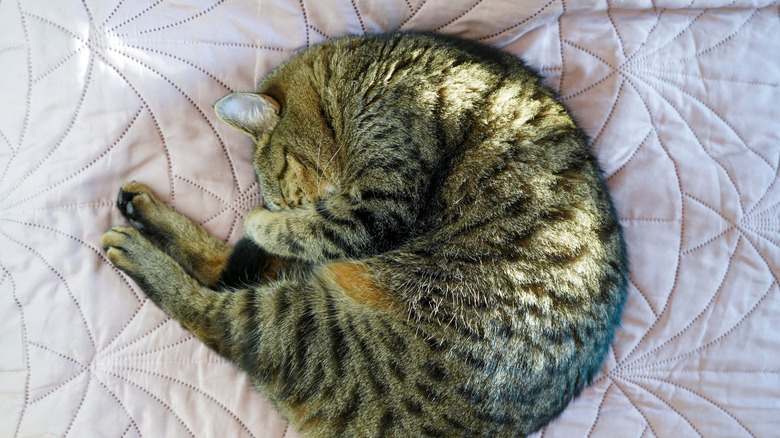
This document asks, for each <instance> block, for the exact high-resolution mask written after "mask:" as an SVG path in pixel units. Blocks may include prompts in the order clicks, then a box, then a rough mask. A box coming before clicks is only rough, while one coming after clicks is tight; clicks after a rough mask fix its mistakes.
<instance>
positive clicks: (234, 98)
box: [103, 34, 626, 437]
mask: <svg viewBox="0 0 780 438" xmlns="http://www.w3.org/2000/svg"><path fill="white" fill-rule="evenodd" d="M216 110H217V112H218V114H219V115H220V117H221V118H222V119H223V120H225V121H226V122H228V123H229V124H231V125H233V126H235V127H237V128H239V129H242V130H243V131H245V132H246V133H248V134H249V135H250V136H251V137H252V138H253V140H254V143H255V158H254V165H255V168H256V171H257V176H258V181H259V183H260V187H261V191H262V193H263V196H264V199H265V207H258V208H255V209H254V210H252V211H251V212H250V213H249V214H248V216H247V218H246V221H245V229H246V232H247V235H248V238H246V239H244V240H242V241H241V242H240V243H239V245H238V246H237V247H236V248H235V249H234V250H231V249H230V248H228V247H227V246H226V245H225V244H224V243H222V242H220V241H218V240H217V239H214V238H212V237H209V236H208V235H207V234H206V233H205V231H204V230H203V229H201V228H200V227H197V226H195V225H193V224H192V223H191V222H190V221H189V220H188V219H186V218H184V217H183V216H180V215H178V214H177V213H174V212H173V211H171V210H169V209H168V208H166V207H165V206H164V205H163V204H162V203H161V202H160V201H158V200H157V199H156V198H155V197H154V196H153V195H152V194H151V193H150V192H149V190H148V189H147V188H146V187H144V186H143V185H141V184H138V183H129V184H126V185H125V186H124V187H123V188H122V190H121V191H120V196H119V206H120V208H121V209H122V212H123V213H124V214H125V216H126V217H128V219H130V221H131V224H132V225H133V227H115V228H114V229H112V231H110V232H108V233H107V234H106V235H105V237H104V238H103V245H104V247H105V248H106V249H107V251H108V256H109V258H110V259H111V261H112V262H113V263H115V264H116V265H117V266H119V267H120V268H121V269H122V270H124V271H125V272H127V273H128V274H129V275H130V276H131V277H132V278H133V279H135V280H136V281H137V282H138V283H139V285H140V286H141V287H142V288H143V290H144V291H145V292H146V293H147V294H148V295H149V297H150V298H151V299H152V300H154V302H155V303H157V304H158V305H159V306H160V307H162V308H163V309H164V310H165V311H166V312H167V313H168V314H169V315H171V316H172V317H174V318H176V319H177V320H179V321H180V322H181V324H182V325H183V326H184V327H186V328H188V329H189V330H191V331H192V332H193V333H195V334H196V335H197V336H198V337H199V338H200V339H202V340H203V341H204V342H205V343H207V344H208V345H209V346H211V347H212V348H214V349H215V350H216V351H218V352H219V353H220V354H222V355H224V356H225V357H227V358H228V359H230V360H231V361H233V362H235V363H236V364H237V365H238V366H239V367H241V368H242V369H243V370H244V371H246V372H247V373H248V374H249V375H250V376H251V377H252V379H253V381H254V382H255V383H256V385H257V387H258V388H259V389H260V390H261V391H262V392H263V393H264V394H266V395H267V396H268V397H269V398H270V399H271V400H272V401H273V402H274V403H275V404H276V406H277V407H278V408H279V410H280V411H281V412H282V414H283V415H284V416H285V417H287V418H288V419H289V420H290V421H291V423H292V424H293V426H294V427H296V428H297V429H299V430H300V431H301V432H302V433H303V434H304V435H305V436H312V437H320V436H322V437H331V436H372V437H373V436H377V437H378V436H398V437H416V436H441V437H455V436H491V437H492V436H512V437H515V436H521V435H525V434H528V433H530V432H533V431H534V430H536V429H538V428H539V427H541V426H543V425H544V424H546V423H547V422H549V421H550V420H551V419H553V418H554V417H555V416H557V415H558V414H559V413H560V412H561V411H562V410H563V408H564V407H565V406H566V405H567V404H568V403H569V401H570V400H571V399H572V398H573V397H575V396H576V395H578V394H579V393H580V391H581V390H582V389H583V387H584V386H585V385H586V384H587V383H588V382H589V381H590V380H591V379H592V378H593V376H594V374H595V373H596V372H597V371H598V369H599V366H600V363H601V360H602V358H603V357H604V355H605V353H606V351H607V348H608V346H609V343H610V340H611V339H612V335H613V329H614V327H615V326H616V324H617V323H618V321H619V316H620V310H621V307H622V304H623V301H624V295H625V287H626V261H625V249H624V243H623V240H622V237H621V230H620V226H619V224H618V221H617V218H616V215H615V212H614V210H613V208H612V205H611V202H610V199H609V196H608V194H607V191H606V189H605V185H604V182H603V180H602V177H601V173H600V170H599V167H598V165H597V163H596V160H595V159H594V157H593V155H592V154H591V153H590V151H589V150H588V147H587V144H586V138H585V136H584V135H583V133H582V132H581V130H580V129H579V128H578V127H577V126H576V125H575V123H574V121H573V120H572V118H571V117H570V115H569V114H568V113H567V111H566V110H565V109H564V108H563V107H562V106H561V105H560V104H559V103H558V102H557V101H556V100H555V98H554V95H553V93H552V92H551V91H550V90H549V89H548V88H546V87H544V86H543V85H542V84H541V80H540V78H539V77H538V76H537V75H536V74H534V73H532V72H531V71H529V70H528V69H526V68H525V67H524V66H523V64H522V63H521V61H519V60H518V59H516V58H515V57H513V56H510V55H508V54H505V53H502V52H500V51H498V50H496V49H492V48H488V47H486V46H483V45H479V44H476V43H472V42H468V41H464V40H460V39H455V38H451V37H441V36H435V35H430V34H387V35H380V36H365V37H348V38H343V39H336V40H331V41H329V42H327V43H324V44H321V45H318V46H315V47H312V48H309V49H307V50H305V51H303V52H301V53H300V54H298V55H296V56H295V57H294V58H292V59H291V60H290V61H289V62H287V63H286V64H284V65H283V66H281V67H280V68H278V69H277V70H275V71H274V72H273V73H272V74H271V75H270V76H269V77H267V78H266V79H265V80H264V81H263V83H262V84H261V85H260V87H259V92H258V94H251V93H239V94H234V95H231V96H228V97H226V98H225V99H223V100H222V101H220V102H219V103H218V104H217V106H216ZM231 251H232V254H231Z"/></svg>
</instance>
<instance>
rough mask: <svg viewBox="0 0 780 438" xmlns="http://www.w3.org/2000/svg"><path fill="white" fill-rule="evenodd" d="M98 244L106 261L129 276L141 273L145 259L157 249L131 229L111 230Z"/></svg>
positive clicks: (119, 227) (117, 227)
mask: <svg viewBox="0 0 780 438" xmlns="http://www.w3.org/2000/svg"><path fill="white" fill-rule="evenodd" d="M100 244H101V245H102V246H103V249H104V250H105V251H106V255H107V256H108V259H109V260H111V263H113V264H114V266H116V267H117V268H119V269H121V270H122V271H124V272H125V273H127V274H128V275H130V276H136V274H139V273H140V272H143V269H144V266H143V265H144V262H145V260H144V259H145V258H146V257H147V256H149V255H151V254H152V251H156V250H157V248H155V247H154V245H153V244H152V243H151V242H150V241H149V240H147V239H146V238H145V237H144V236H142V235H141V233H140V232H139V231H138V230H136V229H135V228H133V227H123V226H116V227H114V228H111V230H109V231H108V232H107V233H106V234H104V235H103V238H102V239H101V240H100Z"/></svg>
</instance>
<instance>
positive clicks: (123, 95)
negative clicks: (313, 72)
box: [0, 0, 780, 438]
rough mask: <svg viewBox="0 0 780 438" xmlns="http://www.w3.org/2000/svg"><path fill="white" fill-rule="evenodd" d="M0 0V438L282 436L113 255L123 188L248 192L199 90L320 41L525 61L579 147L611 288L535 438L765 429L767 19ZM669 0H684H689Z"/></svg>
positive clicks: (602, 8) (772, 419)
mask: <svg viewBox="0 0 780 438" xmlns="http://www.w3.org/2000/svg"><path fill="white" fill-rule="evenodd" d="M520 3H521V2H510V1H502V0H461V1H452V0H403V1H401V0H395V1H379V0H366V1H360V0H331V1H320V0H317V1H313V0H276V1H273V2H270V1H259V2H258V1H250V0H230V1H228V0H190V1H187V2H185V1H183V0H169V1H163V0H157V1H153V2H152V1H148V2H134V1H125V0H113V1H96V0H82V1H76V0H63V1H57V2H51V1H42V0H24V1H21V0H8V1H3V2H0V29H2V31H0V96H1V97H2V105H1V106H0V436H8V437H26V436H46V435H47V434H50V435H52V436H74V437H83V436H101V437H136V436H149V437H152V436H166V437H179V436H181V437H186V436H198V437H201V436H206V437H208V436H254V437H275V438H276V437H283V436H295V435H296V434H295V432H293V431H289V430H287V426H286V423H285V421H284V420H283V419H281V418H280V417H279V416H278V414H276V412H275V411H274V409H273V407H272V406H271V405H270V403H268V402H267V401H266V400H265V399H264V398H263V397H262V396H261V395H259V394H258V393H257V392H255V391H254V390H252V389H251V388H250V386H249V383H248V381H247V379H246V377H244V376H243V375H242V374H240V373H238V372H237V371H236V370H235V368H234V367H233V366H232V365H230V364H228V363H226V362H225V361H224V360H222V359H221V358H219V357H218V356H217V355H216V354H214V353H212V352H211V351H209V350H208V349H207V348H206V347H204V346H203V345H202V344H200V343H199V342H198V341H197V340H195V339H194V338H193V337H192V336H191V335H190V334H189V333H188V332H186V331H184V330H183V329H182V328H181V327H180V326H179V325H178V324H177V323H175V322H173V321H171V320H170V319H168V318H167V317H166V316H165V315H164V314H163V313H162V312H161V311H160V310H159V309H157V308H156V307H155V306H154V305H153V304H152V303H151V302H149V301H148V300H147V299H146V298H145V297H144V295H143V294H142V292H141V291H140V290H139V289H138V287H137V286H136V285H135V284H134V283H132V282H131V281H130V280H129V279H128V278H126V277H125V276H124V275H123V274H121V273H120V272H119V271H117V270H116V269H115V268H113V267H112V266H111V264H110V263H109V262H108V260H107V259H106V257H105V255H104V254H103V251H102V250H101V249H100V244H99V242H100V236H101V235H102V233H103V232H104V231H106V230H107V229H108V228H109V227H110V226H112V225H114V224H118V223H121V222H122V218H121V217H120V215H119V212H118V211H117V210H116V208H115V207H114V199H115V195H116V192H117V189H118V188H119V186H120V184H121V183H123V182H125V181H128V180H131V179H137V180H139V181H142V182H144V183H146V184H148V185H149V186H150V187H152V188H153V189H154V190H155V191H156V192H157V193H158V194H159V195H160V197H161V198H162V199H165V200H167V201H168V202H169V203H170V205H171V206H173V207H174V208H175V209H177V210H178V211H181V212H182V213H184V214H186V215H188V216H190V217H192V218H194V219H195V220H196V221H198V222H200V223H202V224H204V225H205V226H206V227H207V228H208V229H209V230H210V231H212V232H213V233H214V234H215V235H217V236H219V237H220V238H223V239H226V240H229V241H232V242H233V241H235V240H236V239H237V238H238V237H239V236H240V235H241V217H242V215H243V213H244V212H245V211H246V210H247V209H248V208H250V206H252V205H253V204H255V203H257V202H258V201H259V195H258V193H257V186H256V184H255V183H254V177H253V172H252V168H251V164H250V162H249V157H250V145H249V140H248V139H247V138H245V137H243V136H242V135H241V134H239V133H237V132H234V131H232V130H230V129H229V128H228V127H226V126H224V125H223V124H221V123H219V122H218V121H217V119H216V117H215V116H214V114H213V112H212V110H211V106H212V104H213V103H214V102H215V101H216V100H217V99H218V98H220V97H221V96H223V95H225V94H227V93H228V92H231V91H247V90H251V89H252V88H253V85H254V84H255V82H256V81H257V80H259V79H260V78H261V77H262V76H263V75H264V74H265V73H267V72H268V71H269V70H270V69H271V68H273V67H274V66H275V65H277V64H278V63H279V62H281V61H283V60H284V59H286V58H288V57H289V56H291V55H292V54H293V53H294V52H295V51H296V50H297V49H299V48H301V47H304V46H306V45H310V44H314V43H317V42H319V41H323V40H325V39H326V38H328V37H333V36H338V35H344V34H354V33H364V32H378V31H381V30H390V29H397V28H400V29H432V30H436V31H439V32H446V33H454V34H458V35H462V36H467V37H471V38H475V39H478V40H481V41H484V42H487V43H490V44H495V45H498V46H501V47H503V48H504V49H506V50H508V51H510V52H512V53H516V54H518V55H522V56H523V57H524V58H525V59H527V60H528V62H529V63H530V64H531V65H533V66H535V67H537V68H538V69H539V70H540V71H541V72H542V73H543V74H544V75H545V76H546V77H547V78H548V82H549V83H550V85H551V86H553V87H554V88H556V89H557V90H559V92H560V95H561V97H562V99H563V101H564V102H565V103H566V104H567V105H569V107H570V108H571V109H572V110H573V111H574V113H575V114H576V115H577V116H578V118H579V120H580V122H581V124H582V126H583V127H584V128H585V129H586V130H587V131H588V133H589V134H590V135H591V136H592V138H593V148H594V150H595V152H596V153H597V154H598V156H599V158H600V160H601V162H602V163H603V166H604V169H605V172H606V176H607V180H608V183H609V185H610V187H611V189H612V192H613V194H614V198H615V201H616V204H617V207H618V210H619V215H620V218H621V220H622V223H623V225H624V226H625V230H626V238H627V241H628V246H629V252H630V259H631V286H630V290H629V297H628V302H627V305H626V310H625V314H624V317H623V326H622V329H620V330H619V331H618V333H617V337H616V340H615V342H614V345H613V348H612V350H611V352H610V353H609V355H608V357H607V360H606V363H605V364H604V366H603V368H602V373H601V374H600V375H599V377H598V378H597V379H596V381H595V383H594V385H593V386H592V387H590V388H588V389H587V390H586V391H585V392H584V393H583V395H582V396H581V397H580V398H579V399H578V400H576V401H575V402H574V403H573V404H572V405H571V406H569V408H567V409H566V411H565V412H564V413H563V415H562V416H561V417H560V418H559V419H557V420H556V421H554V422H553V423H552V424H551V425H549V426H548V427H546V428H545V429H544V431H543V434H544V436H547V437H549V436H561V437H572V436H586V435H587V436H590V435H593V436H608V437H609V436H611V437H653V436H658V437H672V436H673V437H697V436H707V437H716V436H722V437H743V436H745V437H750V436H754V437H760V436H773V435H776V434H777V433H778V428H779V427H780V420H778V412H780V330H779V329H778V321H780V289H779V288H778V275H780V248H779V246H780V219H779V217H780V185H779V184H778V165H779V164H780V134H779V133H780V109H779V108H780V106H778V102H780V86H779V85H778V84H779V83H780V19H779V18H778V17H779V15H780V10H779V7H778V2H776V1H775V2H770V1H759V0H755V1H749V0H745V1H739V0H735V1H730V2H728V1H726V0H706V1H696V0H692V1H691V2H690V4H689V5H682V3H683V2H679V1H672V0H666V1H661V0H656V1H651V0H644V1H643V0H624V1H619V0H613V1H607V2H605V1H597V0H587V1H580V2H573V1H567V0H530V1H526V2H522V5H520ZM686 3H687V2H686Z"/></svg>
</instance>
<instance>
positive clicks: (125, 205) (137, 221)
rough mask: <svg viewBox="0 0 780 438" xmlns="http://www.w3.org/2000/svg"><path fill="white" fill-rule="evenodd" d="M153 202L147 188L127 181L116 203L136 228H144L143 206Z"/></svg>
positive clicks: (120, 190)
mask: <svg viewBox="0 0 780 438" xmlns="http://www.w3.org/2000/svg"><path fill="white" fill-rule="evenodd" d="M151 202H152V200H151V198H150V196H149V194H148V193H147V192H146V188H145V187H144V186H143V185H141V184H138V183H136V182H131V183H127V184H125V185H124V186H122V188H121V189H119V194H118V195H117V199H116V205H117V207H118V208H119V211H121V212H122V216H124V217H125V218H126V219H127V220H128V221H130V223H131V224H132V225H133V227H135V228H136V229H139V230H141V229H143V228H144V224H143V222H145V221H144V219H145V216H144V213H143V206H144V205H145V204H150V203H151Z"/></svg>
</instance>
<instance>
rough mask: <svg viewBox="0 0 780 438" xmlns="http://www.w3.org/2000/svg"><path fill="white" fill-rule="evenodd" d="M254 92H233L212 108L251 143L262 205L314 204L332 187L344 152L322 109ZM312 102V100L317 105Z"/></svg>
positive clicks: (335, 182) (339, 171)
mask: <svg viewBox="0 0 780 438" xmlns="http://www.w3.org/2000/svg"><path fill="white" fill-rule="evenodd" d="M282 97H283V98H280V99H275V98H274V97H271V96H269V95H265V94H258V93H233V94H229V95H227V96H225V97H223V98H222V99H220V100H219V102H217V103H216V104H215V105H214V110H215V112H216V113H217V116H219V118H220V119H222V121H224V122H225V123H227V124H228V125H230V126H232V127H234V128H236V129H238V130H240V131H242V132H244V133H245V134H247V135H249V136H250V137H251V138H252V141H253V143H254V158H253V164H254V168H255V173H256V174H257V180H258V183H259V184H260V190H261V192H262V194H263V199H264V202H265V205H266V207H268V208H269V209H272V210H277V209H282V208H290V207H296V206H300V205H303V204H307V203H311V202H316V201H318V200H320V199H323V198H325V197H326V196H328V195H329V194H331V193H334V192H335V191H336V186H337V184H338V181H340V177H339V175H340V173H341V168H342V166H343V154H341V153H340V152H341V151H340V150H339V148H337V147H336V146H335V140H334V138H333V135H332V132H331V131H330V130H328V129H327V127H325V126H323V121H322V120H321V111H320V110H319V109H314V110H312V109H311V108H307V105H306V104H307V103H308V104H309V105H311V103H310V102H302V103H301V102H297V103H296V102H292V104H290V105H287V106H286V107H285V105H286V104H287V102H286V100H287V99H288V97H287V96H282ZM315 105H316V104H315Z"/></svg>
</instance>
